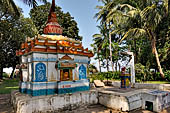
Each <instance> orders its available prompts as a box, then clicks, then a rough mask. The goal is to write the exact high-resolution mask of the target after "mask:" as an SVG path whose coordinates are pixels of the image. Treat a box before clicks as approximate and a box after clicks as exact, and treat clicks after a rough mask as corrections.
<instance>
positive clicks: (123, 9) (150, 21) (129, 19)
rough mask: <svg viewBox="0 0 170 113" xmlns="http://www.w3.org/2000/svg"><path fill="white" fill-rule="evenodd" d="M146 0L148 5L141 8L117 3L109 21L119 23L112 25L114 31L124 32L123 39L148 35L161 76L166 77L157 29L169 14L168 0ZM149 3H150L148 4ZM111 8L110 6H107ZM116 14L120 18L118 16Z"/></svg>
mask: <svg viewBox="0 0 170 113" xmlns="http://www.w3.org/2000/svg"><path fill="white" fill-rule="evenodd" d="M148 1H149V3H148V2H146V4H145V5H146V7H145V8H141V7H140V6H138V7H133V6H132V5H130V4H119V5H116V6H115V7H114V8H112V9H111V10H110V11H109V14H108V15H107V21H110V20H112V21H116V22H117V24H115V25H112V27H114V30H113V32H112V33H120V32H121V33H122V34H123V36H122V39H121V41H123V40H124V39H126V38H132V37H134V38H139V37H147V38H148V39H149V40H150V41H151V47H152V53H153V54H154V55H155V57H156V62H157V65H158V69H159V72H160V74H161V77H162V78H164V73H163V71H162V68H161V65H160V60H159V55H158V52H157V49H156V40H157V39H156V38H157V36H156V33H155V30H156V28H157V26H158V24H159V23H160V22H161V21H162V18H164V17H165V16H167V14H168V8H167V6H168V5H167V4H168V0H164V1H163V2H159V1H156V0H152V1H151V0H148ZM148 4H149V5H148ZM106 7H107V8H109V7H110V6H109V5H108V6H106ZM116 15H121V16H119V17H120V18H117V16H116Z"/></svg>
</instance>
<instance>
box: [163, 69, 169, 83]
mask: <svg viewBox="0 0 170 113" xmlns="http://www.w3.org/2000/svg"><path fill="white" fill-rule="evenodd" d="M164 74H165V78H166V79H167V80H168V81H170V70H166V71H165V72H164Z"/></svg>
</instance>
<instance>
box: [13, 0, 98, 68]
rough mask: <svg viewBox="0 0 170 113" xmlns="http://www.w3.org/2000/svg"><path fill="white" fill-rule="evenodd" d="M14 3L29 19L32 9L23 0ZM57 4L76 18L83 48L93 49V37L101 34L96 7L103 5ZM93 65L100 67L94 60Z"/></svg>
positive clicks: (75, 0) (87, 1) (72, 0)
mask: <svg viewBox="0 0 170 113" xmlns="http://www.w3.org/2000/svg"><path fill="white" fill-rule="evenodd" d="M51 1H52V0H48V2H51ZM14 2H15V3H16V5H17V6H19V7H20V8H22V10H23V14H24V16H25V17H29V11H30V9H31V7H29V6H28V5H26V4H24V3H23V2H22V0H14ZM55 2H56V5H57V6H60V7H61V8H62V10H63V11H64V12H69V13H70V14H71V16H72V17H74V19H75V21H76V22H77V24H78V28H79V30H80V31H79V35H80V36H83V40H82V43H83V47H84V48H89V49H92V48H91V46H90V44H92V36H93V34H95V33H99V31H98V29H97V27H96V26H97V25H98V23H97V22H96V19H95V18H94V15H95V14H96V13H97V11H98V10H97V9H96V8H95V7H96V6H97V5H101V4H100V3H99V2H98V0H55ZM41 4H42V3H39V4H38V5H41ZM91 63H93V64H94V65H95V66H96V67H98V64H97V63H96V61H95V60H94V59H93V58H92V59H91Z"/></svg>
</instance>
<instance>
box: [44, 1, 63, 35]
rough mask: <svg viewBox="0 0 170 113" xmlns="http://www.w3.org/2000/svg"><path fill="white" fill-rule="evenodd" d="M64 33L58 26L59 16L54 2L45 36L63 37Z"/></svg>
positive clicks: (45, 28)
mask: <svg viewBox="0 0 170 113" xmlns="http://www.w3.org/2000/svg"><path fill="white" fill-rule="evenodd" d="M62 33H63V29H62V27H61V26H60V25H59V24H58V21H57V15H56V13H55V0H52V5H51V9H50V13H49V15H48V21H47V24H46V26H45V27H44V34H54V35H62Z"/></svg>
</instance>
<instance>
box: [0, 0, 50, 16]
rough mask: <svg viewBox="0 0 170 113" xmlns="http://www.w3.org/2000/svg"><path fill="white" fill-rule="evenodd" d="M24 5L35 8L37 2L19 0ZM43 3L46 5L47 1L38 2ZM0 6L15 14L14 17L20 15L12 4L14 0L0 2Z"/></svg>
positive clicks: (1, 0) (33, 0) (34, 0)
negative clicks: (4, 6)
mask: <svg viewBox="0 0 170 113" xmlns="http://www.w3.org/2000/svg"><path fill="white" fill-rule="evenodd" d="M21 1H23V2H24V3H25V4H28V5H29V6H32V7H36V6H37V0H21ZM38 1H40V2H43V3H47V0H38ZM0 4H3V5H6V6H7V7H8V10H10V11H13V12H14V13H16V15H18V16H19V15H20V13H19V10H18V8H17V6H16V4H15V2H14V0H0Z"/></svg>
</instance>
